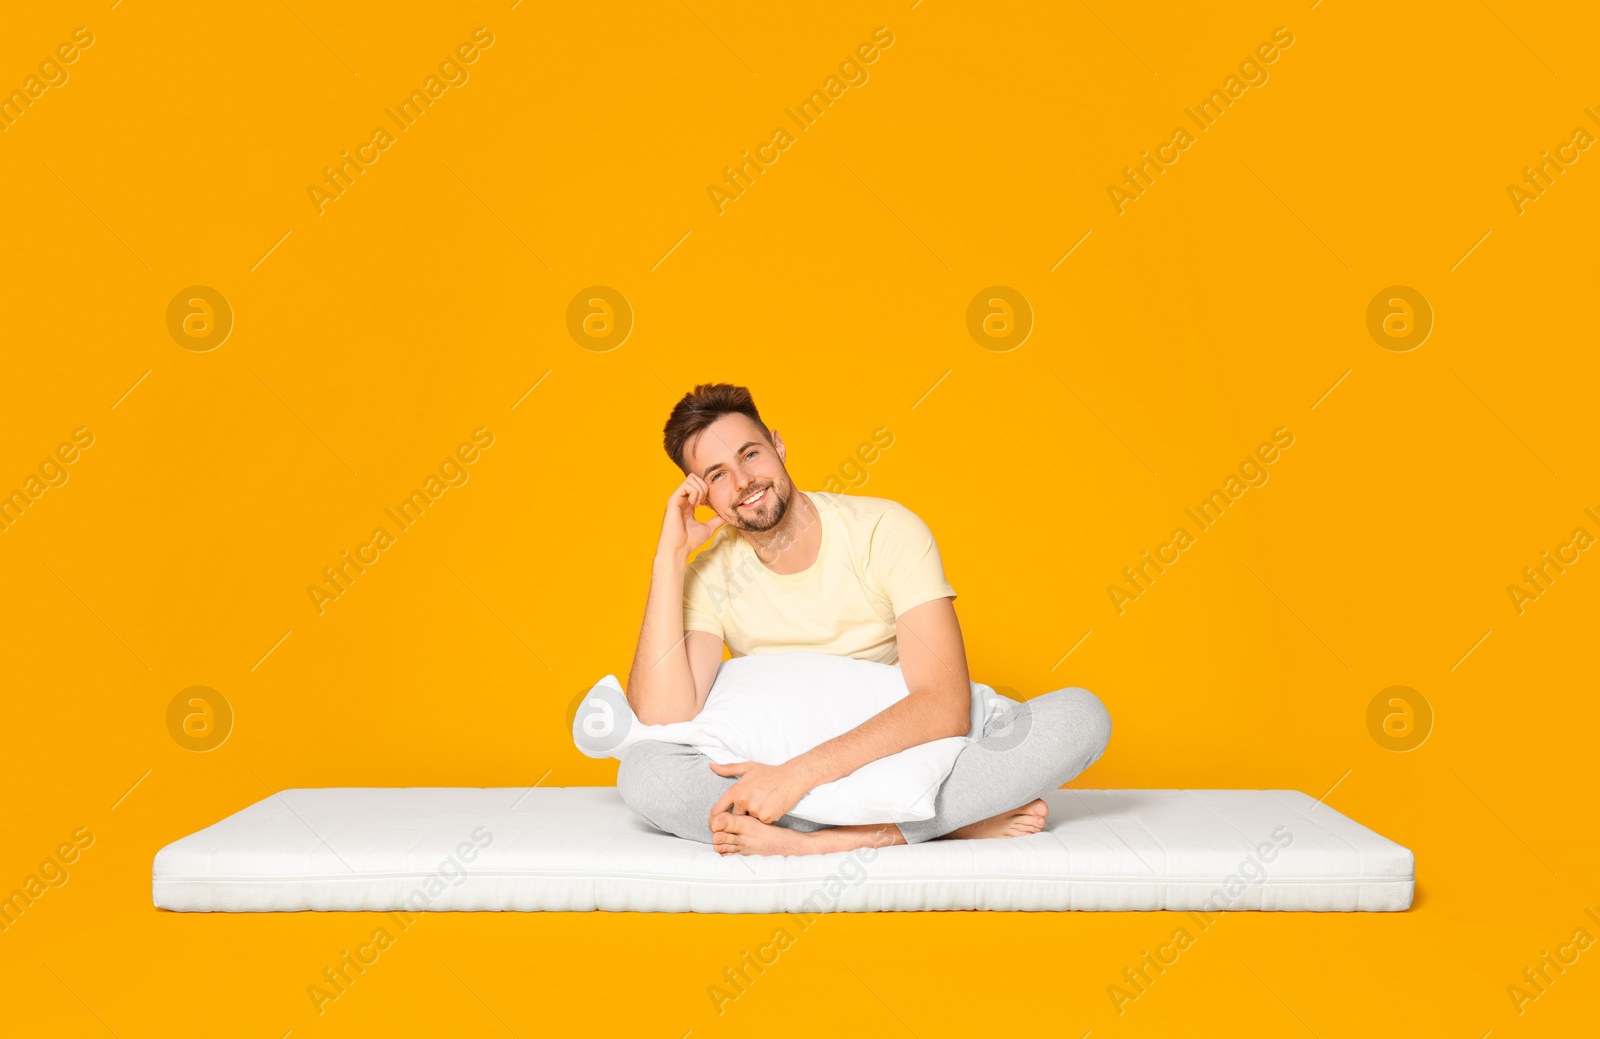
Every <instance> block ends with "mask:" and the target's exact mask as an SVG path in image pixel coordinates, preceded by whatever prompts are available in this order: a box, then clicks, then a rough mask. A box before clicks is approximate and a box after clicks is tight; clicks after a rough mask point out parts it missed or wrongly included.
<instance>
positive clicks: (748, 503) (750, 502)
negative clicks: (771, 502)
mask: <svg viewBox="0 0 1600 1039" xmlns="http://www.w3.org/2000/svg"><path fill="white" fill-rule="evenodd" d="M766 496H767V488H765V487H763V488H762V489H761V490H759V491H757V492H756V493H754V494H752V495H751V496H750V497H748V498H746V499H745V500H744V501H742V502H740V503H739V507H740V508H741V509H750V508H754V507H755V506H757V505H760V504H761V502H762V500H763V499H765V498H766Z"/></svg>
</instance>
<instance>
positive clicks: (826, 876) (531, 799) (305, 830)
mask: <svg viewBox="0 0 1600 1039" xmlns="http://www.w3.org/2000/svg"><path fill="white" fill-rule="evenodd" d="M1045 800H1046V802H1047V803H1048V804H1049V806H1050V819H1049V823H1048V824H1047V826H1046V828H1045V829H1044V830H1043V831H1042V832H1040V833H1037V834H1032V835H1030V836H1027V837H1013V838H1006V839H1001V840H976V841H972V840H964V841H956V840H952V841H944V840H941V841H929V842H926V843H923V844H916V845H910V846H906V845H901V846H897V847H891V848H880V849H876V850H872V849H859V850H857V851H853V852H835V853H833V854H828V855H803V856H792V857H780V856H739V855H729V856H723V855H719V854H717V853H716V852H715V851H713V850H712V849H711V846H710V845H707V844H700V843H697V842H694V841H687V840H683V839H681V838H679V837H675V836H672V835H670V834H665V833H662V832H661V831H659V830H656V829H655V828H654V827H652V826H651V825H650V824H649V823H647V822H645V821H644V820H643V819H641V818H640V817H639V816H637V815H635V814H634V813H633V812H632V811H630V810H629V809H628V807H627V806H626V805H624V804H623V803H622V800H621V798H620V797H619V796H618V795H617V791H616V789H615V788H614V787H565V788H544V787H532V788H529V787H517V788H504V789H482V788H476V787H465V788H434V787H417V788H333V789H305V790H285V791H283V792H281V793H278V794H274V795H272V796H271V797H268V798H266V799H265V800H263V801H260V802H258V803H256V804H253V805H251V806H250V807H248V808H245V809H243V810H242V811H239V812H237V813H235V814H233V815H230V816H228V817H227V818H226V819H223V820H222V821H221V822H218V823H216V824H214V825H212V826H208V827H206V828H205V829H203V830H201V831H200V832H198V833H195V834H192V835H190V836H188V837H184V838H183V839H181V840H178V841H176V842H174V843H172V844H169V845H167V846H166V847H165V848H162V849H161V850H160V851H159V852H158V853H157V854H156V857H155V865H154V871H153V872H154V877H153V892H154V900H155V904H156V905H157V906H158V907H160V908H163V909H170V910H177V911H182V912H283V911H293V910H308V909H309V910H377V911H389V910H403V911H409V912H422V911H441V910H506V911H541V910H542V911H593V910H608V911H614V912H669V913H682V912H701V913H823V912H840V911H846V912H859V911H871V910H953V909H963V910H970V909H984V910H1035V911H1038V910H1071V909H1077V910H1156V909H1168V910H1200V911H1204V912H1221V911H1232V910H1300V911H1305V910H1310V911H1345V912H1349V911H1378V912H1387V911H1397V910H1403V909H1406V908H1408V907H1409V906H1410V905H1411V898H1412V887H1413V858H1412V854H1411V852H1410V851H1408V850H1407V849H1405V848H1403V847H1401V846H1400V845H1398V844H1396V843H1394V842H1393V841H1390V840H1388V839H1387V838H1385V837H1382V836H1380V835H1378V834H1376V833H1374V832H1373V831H1371V830H1369V829H1367V828H1366V827H1365V826H1362V825H1361V824H1360V823H1358V822H1355V821H1354V820H1352V819H1349V818H1347V817H1346V816H1344V815H1341V814H1340V813H1339V812H1337V811H1335V810H1334V809H1332V808H1330V807H1328V806H1327V805H1325V804H1320V803H1318V802H1317V801H1316V800H1315V799H1313V798H1312V797H1310V796H1309V795H1307V794H1304V793H1301V792H1300V791H1297V790H1056V791H1052V792H1051V793H1049V794H1047V795H1046V796H1045Z"/></svg>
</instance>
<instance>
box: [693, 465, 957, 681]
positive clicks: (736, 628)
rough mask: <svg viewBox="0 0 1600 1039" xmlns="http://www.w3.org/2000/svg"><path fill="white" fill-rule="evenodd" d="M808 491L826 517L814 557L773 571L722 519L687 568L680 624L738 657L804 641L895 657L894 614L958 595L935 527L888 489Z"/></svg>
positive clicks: (803, 646) (804, 645) (846, 653)
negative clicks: (881, 493) (798, 566)
mask: <svg viewBox="0 0 1600 1039" xmlns="http://www.w3.org/2000/svg"><path fill="white" fill-rule="evenodd" d="M805 493H806V494H807V495H808V496H809V497H810V498H811V500H812V501H813V502H815V503H816V506H817V513H818V521H819V522H820V523H821V524H822V547H821V548H820V550H819V551H818V553H817V559H816V562H815V563H813V564H812V565H811V566H810V567H809V568H807V569H806V570H803V571H801V572H800V573H797V574H775V573H773V572H772V571H771V570H769V569H767V567H766V566H765V565H764V564H763V563H762V562H761V560H759V559H757V558H756V554H755V550H754V549H752V548H751V547H750V545H749V543H748V542H747V541H746V540H745V539H744V537H743V536H742V535H741V534H740V533H739V532H738V530H737V529H735V528H734V527H731V526H724V527H722V528H721V529H720V530H718V531H717V534H716V536H715V537H713V538H712V540H711V544H710V545H709V546H707V547H706V548H705V549H704V550H703V551H701V552H700V554H699V555H697V556H696V557H695V558H694V561H693V562H692V563H690V564H689V566H688V569H687V570H686V571H685V572H684V577H683V626H684V628H685V629H687V630H692V631H708V632H710V633H711V634H713V635H716V636H718V637H719V638H721V639H722V641H723V642H724V643H726V644H727V646H728V650H729V652H730V653H731V654H732V655H733V656H736V657H742V656H746V655H748V654H751V653H781V652H785V651H789V650H809V651H811V652H816V653H831V654H833V655H834V656H842V657H856V658H858V659H861V660H875V661H878V662H879V663H882V664H897V663H899V662H900V649H899V646H898V645H897V643H896V641H895V626H894V625H895V620H896V618H898V617H899V616H900V614H902V613H905V612H906V611H907V610H909V609H911V608H912V607H913V606H920V605H921V604H923V603H925V602H928V601H929V600H932V599H938V598H944V597H948V598H951V599H953V598H955V595H956V593H955V589H953V588H951V587H950V583H949V582H948V581H946V580H945V576H944V561H943V560H942V559H941V558H940V556H939V546H938V543H937V542H935V540H934V537H933V531H931V530H929V529H928V525H927V524H926V523H924V522H923V521H922V520H921V519H919V518H918V517H917V515H916V514H915V513H913V512H912V511H911V510H910V509H907V508H906V507H905V506H903V505H901V504H900V503H899V502H895V501H890V500H889V499H887V498H866V497H860V496H857V495H851V494H833V493H830V492H827V491H807V492H805ZM794 507H795V506H794V505H793V504H792V503H791V505H790V508H794Z"/></svg>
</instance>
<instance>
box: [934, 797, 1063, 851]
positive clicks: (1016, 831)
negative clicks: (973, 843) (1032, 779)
mask: <svg viewBox="0 0 1600 1039" xmlns="http://www.w3.org/2000/svg"><path fill="white" fill-rule="evenodd" d="M1049 815H1050V806H1049V805H1047V804H1045V803H1044V801H1043V800H1035V801H1029V802H1028V803H1027V804H1025V805H1023V806H1022V807H1021V808H1013V809H1012V810H1011V811H1009V812H1001V813H1000V814H999V815H992V816H990V817H989V818H987V819H983V820H980V821H978V822H975V823H973V824H971V825H970V826H963V827H961V828H960V829H959V830H951V831H950V832H949V833H947V834H945V835H944V836H943V837H940V838H939V840H942V841H943V840H956V841H970V840H976V839H978V838H980V837H1026V836H1027V835H1028V834H1030V833H1038V832H1039V831H1040V830H1042V829H1044V824H1045V820H1046V818H1048V817H1049Z"/></svg>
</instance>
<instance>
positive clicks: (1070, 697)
mask: <svg viewBox="0 0 1600 1039" xmlns="http://www.w3.org/2000/svg"><path fill="white" fill-rule="evenodd" d="M1030 702H1031V703H1032V705H1033V710H1034V716H1035V723H1036V724H1037V723H1038V722H1039V721H1040V720H1045V721H1046V724H1047V725H1048V726H1049V727H1050V728H1052V729H1053V730H1054V731H1055V734H1056V736H1057V738H1058V739H1060V740H1061V741H1062V743H1063V750H1068V751H1076V752H1077V753H1078V754H1079V755H1081V756H1082V760H1083V765H1082V768H1088V767H1089V766H1090V765H1092V764H1094V763H1095V762H1096V761H1098V760H1100V756H1101V755H1102V754H1104V753H1105V752H1106V745H1107V744H1109V743H1110V742H1111V712H1109V711H1107V710H1106V705H1105V704H1103V703H1101V702H1100V698H1099V697H1098V696H1096V695H1094V694H1093V693H1091V692H1089V690H1087V689H1080V688H1077V687H1073V688H1069V689H1058V690H1056V691H1055V692H1053V693H1046V694H1045V695H1044V696H1041V697H1039V698H1038V699H1036V700H1033V701H1030Z"/></svg>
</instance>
